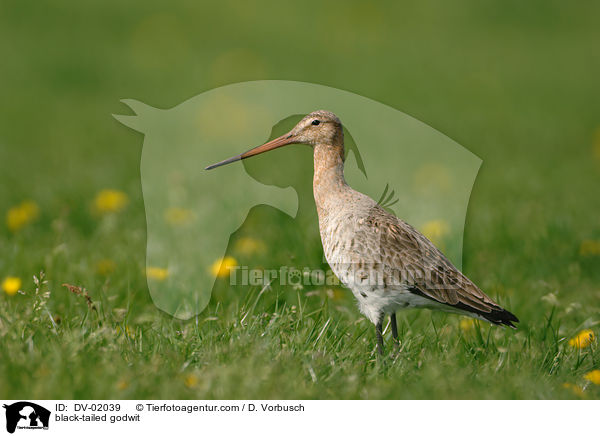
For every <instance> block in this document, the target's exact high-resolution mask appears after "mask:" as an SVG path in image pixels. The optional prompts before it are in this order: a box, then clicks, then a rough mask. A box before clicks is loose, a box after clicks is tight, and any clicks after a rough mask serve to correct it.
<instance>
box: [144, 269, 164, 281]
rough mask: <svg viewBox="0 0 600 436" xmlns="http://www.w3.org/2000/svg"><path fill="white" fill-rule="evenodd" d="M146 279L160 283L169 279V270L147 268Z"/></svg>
mask: <svg viewBox="0 0 600 436" xmlns="http://www.w3.org/2000/svg"><path fill="white" fill-rule="evenodd" d="M146 277H148V278H149V279H153V280H158V281H159V282H162V281H163V280H165V279H166V278H167V277H169V270H168V269H166V268H159V267H157V266H149V267H147V268H146Z"/></svg>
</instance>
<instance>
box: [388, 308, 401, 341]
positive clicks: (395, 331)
mask: <svg viewBox="0 0 600 436" xmlns="http://www.w3.org/2000/svg"><path fill="white" fill-rule="evenodd" d="M390 323H391V324H392V338H394V345H395V346H396V348H397V347H398V346H399V345H400V340H399V339H398V323H397V322H396V312H393V313H392V314H391V315H390Z"/></svg>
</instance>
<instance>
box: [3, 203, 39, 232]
mask: <svg viewBox="0 0 600 436" xmlns="http://www.w3.org/2000/svg"><path fill="white" fill-rule="evenodd" d="M39 214H40V208H39V207H38V205H37V204H35V203H34V202H33V201H24V202H23V203H21V204H19V205H17V206H15V207H12V208H10V209H9V210H8V212H6V226H7V227H8V229H9V230H10V231H11V232H16V231H18V230H21V229H22V228H23V227H25V226H26V225H27V224H29V223H31V222H32V221H34V220H36V219H37V217H38V216H39Z"/></svg>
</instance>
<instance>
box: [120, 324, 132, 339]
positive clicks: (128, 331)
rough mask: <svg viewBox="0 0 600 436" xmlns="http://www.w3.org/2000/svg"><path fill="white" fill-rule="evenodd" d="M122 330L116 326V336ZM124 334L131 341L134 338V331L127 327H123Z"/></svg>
mask: <svg viewBox="0 0 600 436" xmlns="http://www.w3.org/2000/svg"><path fill="white" fill-rule="evenodd" d="M122 331H123V330H122V329H121V326H119V325H118V326H117V334H119V333H121V332H122ZM125 334H126V335H127V336H129V337H130V338H131V339H133V338H134V337H135V330H133V329H132V328H131V327H129V326H128V325H127V326H125Z"/></svg>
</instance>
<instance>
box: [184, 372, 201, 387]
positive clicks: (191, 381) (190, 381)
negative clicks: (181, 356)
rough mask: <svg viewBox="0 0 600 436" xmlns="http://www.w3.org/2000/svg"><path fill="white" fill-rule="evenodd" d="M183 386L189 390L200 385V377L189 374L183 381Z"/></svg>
mask: <svg viewBox="0 0 600 436" xmlns="http://www.w3.org/2000/svg"><path fill="white" fill-rule="evenodd" d="M183 384H185V386H186V387H188V388H193V387H194V386H196V385H197V384H198V377H196V375H194V374H188V375H186V376H185V378H184V379H183Z"/></svg>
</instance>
